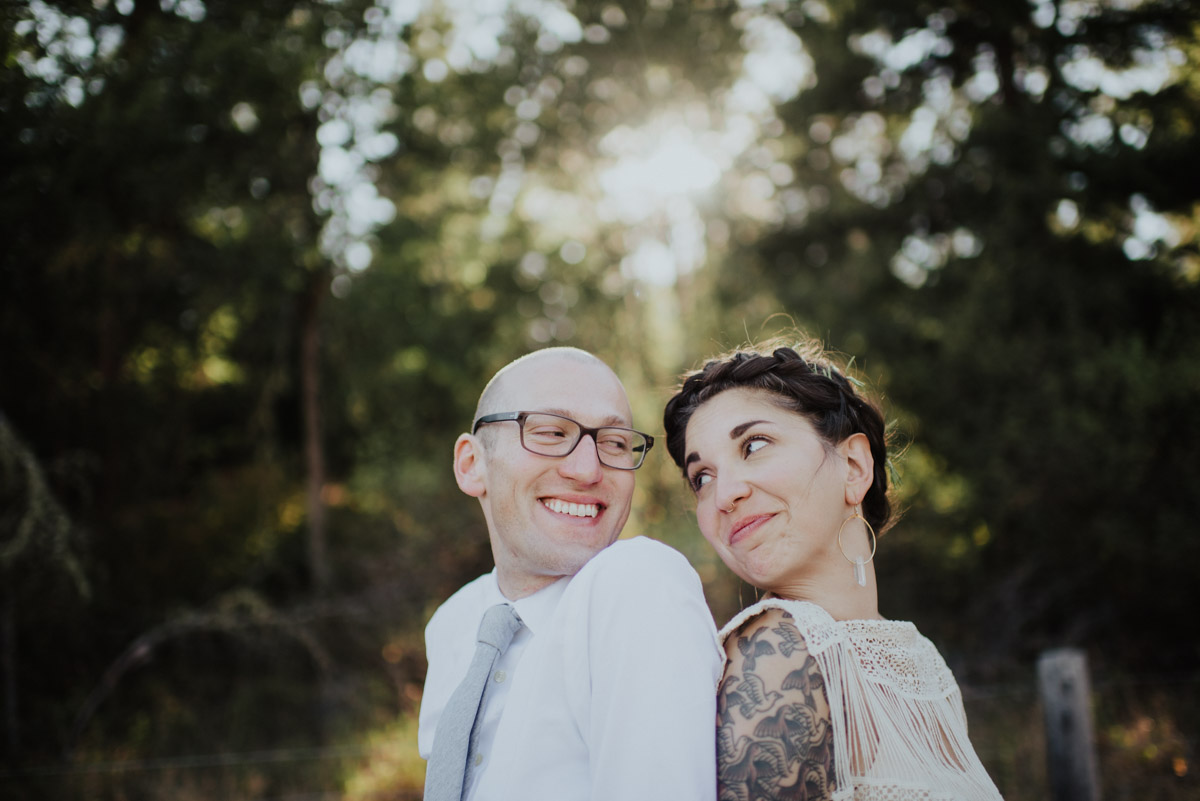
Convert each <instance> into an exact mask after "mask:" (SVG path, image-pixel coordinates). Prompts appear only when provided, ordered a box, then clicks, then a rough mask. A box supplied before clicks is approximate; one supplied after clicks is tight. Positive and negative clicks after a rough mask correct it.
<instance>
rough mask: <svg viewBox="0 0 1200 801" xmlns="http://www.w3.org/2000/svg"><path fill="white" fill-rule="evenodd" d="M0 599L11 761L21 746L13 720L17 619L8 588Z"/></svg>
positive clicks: (0, 669)
mask: <svg viewBox="0 0 1200 801" xmlns="http://www.w3.org/2000/svg"><path fill="white" fill-rule="evenodd" d="M3 592H4V594H3V597H0V675H2V676H3V677H4V746H5V752H6V754H7V755H8V757H10V758H11V759H13V760H15V759H16V757H17V755H18V752H19V751H20V747H21V736H20V735H21V731H20V727H19V723H18V720H19V718H18V717H17V620H16V617H17V616H16V610H15V609H13V597H12V596H13V594H12V590H11V588H5V589H4V591H3Z"/></svg>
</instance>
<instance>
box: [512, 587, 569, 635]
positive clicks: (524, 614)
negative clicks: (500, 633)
mask: <svg viewBox="0 0 1200 801" xmlns="http://www.w3.org/2000/svg"><path fill="white" fill-rule="evenodd" d="M570 583H571V577H570V576H565V577H563V578H560V579H559V580H558V581H556V582H554V583H553V584H549V585H547V586H545V587H542V588H541V589H540V590H538V591H537V592H535V593H534V594H533V595H527V596H525V597H524V598H522V599H520V600H518V601H511V602H510V603H512V605H513V607H515V608H516V610H517V614H518V615H520V616H521V622H522V623H524V624H525V626H526V627H527V628H528V629H529V632H530V633H531V634H537V633H538V629H540V628H541V627H542V626H543V625H545V624H546V623H547V622H548V621H549V620H550V616H551V615H553V614H554V610H555V609H556V608H557V607H558V600H559V599H560V598H562V594H563V592H564V591H565V590H566V589H567V585H568V584H570ZM496 589H497V591H499V587H498V586H497V588H496Z"/></svg>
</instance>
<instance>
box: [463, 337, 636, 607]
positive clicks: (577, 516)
mask: <svg viewBox="0 0 1200 801" xmlns="http://www.w3.org/2000/svg"><path fill="white" fill-rule="evenodd" d="M504 381H505V383H504V389H503V392H502V393H501V397H502V398H503V401H501V403H503V404H504V405H505V406H506V408H503V409H501V408H495V409H489V410H488V411H489V412H552V413H554V414H560V415H564V416H566V417H570V418H572V419H573V420H576V421H578V422H579V423H581V424H583V425H584V426H589V427H595V426H605V425H615V426H624V427H632V422H633V421H632V414H631V412H630V408H629V401H628V399H627V398H626V396H625V390H624V389H623V388H622V387H621V384H620V382H619V381H618V380H617V378H616V376H615V375H613V373H612V371H611V370H609V369H608V368H607V367H606V366H604V365H603V364H601V363H599V362H581V361H577V360H574V359H569V358H564V357H561V356H546V357H544V358H541V359H534V360H532V361H529V362H526V363H523V364H520V365H518V366H517V367H515V368H513V369H512V370H510V371H509V373H508V374H506V376H505V377H504ZM485 429H491V430H490V431H487V432H486V433H485ZM481 437H482V438H485V439H486V440H487V444H486V445H484V444H483V442H482V441H481V440H480V438H481ZM475 440H476V452H477V454H478V456H477V458H478V459H479V462H480V464H479V465H478V468H479V469H480V470H481V471H482V472H481V473H479V477H480V479H481V486H482V489H483V491H482V493H480V494H479V500H480V503H481V504H482V506H483V513H484V516H485V517H486V518H487V522H488V529H489V531H490V533H491V537H492V551H493V553H494V555H495V558H496V566H497V568H498V575H499V578H500V588H501V590H502V591H503V592H504V593H505V595H507V596H508V597H510V598H514V599H515V598H517V597H522V596H524V595H528V594H530V593H532V592H536V591H537V590H538V589H541V587H543V586H546V585H547V584H549V583H551V582H552V581H555V580H557V579H558V578H561V577H563V576H572V575H574V574H575V573H576V572H578V571H579V569H580V568H581V567H583V566H584V565H585V564H587V562H588V560H589V559H591V558H592V557H593V556H595V555H596V554H597V553H598V552H600V551H601V550H603V549H604V548H607V547H608V546H609V545H611V544H612V543H613V542H614V541H615V540H616V539H617V535H619V534H620V533H621V528H622V527H623V526H624V525H625V520H626V519H627V518H628V517H629V507H630V502H631V501H632V498H633V485H634V474H633V471H632V470H617V469H614V468H611V467H605V466H604V465H602V464H600V460H599V459H598V457H597V455H596V445H595V443H594V442H593V440H592V437H590V436H588V437H584V438H583V439H582V440H581V441H580V442H579V444H578V445H577V446H576V447H575V450H573V451H572V452H571V453H570V454H569V455H568V456H565V457H563V458H554V457H549V456H539V455H538V454H534V453H530V452H529V451H527V450H525V449H524V448H523V447H522V446H521V437H520V426H519V425H518V423H516V422H499V423H490V424H488V425H487V426H485V428H481V429H480V430H479V435H478V436H477V437H475Z"/></svg>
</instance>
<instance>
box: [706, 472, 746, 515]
mask: <svg viewBox="0 0 1200 801" xmlns="http://www.w3.org/2000/svg"><path fill="white" fill-rule="evenodd" d="M716 482H717V486H716V490H717V491H716V494H715V495H714V499H715V500H716V502H717V509H719V510H720V511H722V512H732V511H733V510H734V509H735V508H736V507H737V505H738V502H739V501H741V500H744V499H745V498H746V496H747V495H749V494H750V485H749V484H747V483H746V481H745V480H744V479H742V478H741V477H740V476H738V475H736V474H735V475H730V474H728V473H726V474H725V475H723V476H718V477H717V478H716Z"/></svg>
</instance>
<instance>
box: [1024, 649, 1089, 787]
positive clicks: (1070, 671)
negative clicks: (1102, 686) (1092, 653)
mask: <svg viewBox="0 0 1200 801" xmlns="http://www.w3.org/2000/svg"><path fill="white" fill-rule="evenodd" d="M1037 670H1038V694H1039V695H1040V696H1041V700H1042V710H1043V711H1044V713H1045V720H1046V760H1047V766H1046V767H1047V773H1048V775H1049V777H1050V790H1051V796H1052V797H1053V798H1054V801H1100V776H1099V771H1098V769H1097V760H1096V737H1095V731H1094V726H1093V722H1092V705H1091V701H1092V682H1091V680H1090V678H1089V677H1088V667H1087V656H1086V655H1085V654H1084V652H1083V651H1080V650H1078V649H1076V648H1057V649H1054V650H1052V651H1044V652H1043V653H1042V655H1041V656H1040V657H1038V666H1037Z"/></svg>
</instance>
